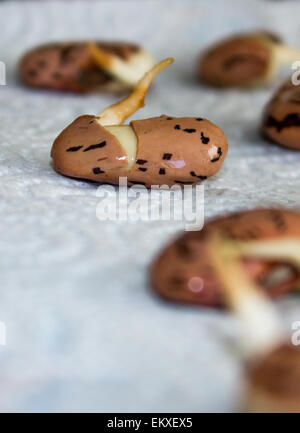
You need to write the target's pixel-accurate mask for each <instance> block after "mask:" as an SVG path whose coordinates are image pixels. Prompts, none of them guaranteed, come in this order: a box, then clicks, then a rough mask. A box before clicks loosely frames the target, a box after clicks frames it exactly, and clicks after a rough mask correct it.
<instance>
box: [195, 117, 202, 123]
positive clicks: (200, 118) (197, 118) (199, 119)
mask: <svg viewBox="0 0 300 433" xmlns="http://www.w3.org/2000/svg"><path fill="white" fill-rule="evenodd" d="M195 120H197V121H198V122H201V121H202V120H203V118H202V117H196V119H195Z"/></svg>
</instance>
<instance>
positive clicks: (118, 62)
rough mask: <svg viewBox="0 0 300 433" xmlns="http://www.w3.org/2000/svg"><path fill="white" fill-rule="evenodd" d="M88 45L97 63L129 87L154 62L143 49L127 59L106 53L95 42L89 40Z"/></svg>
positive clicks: (135, 82) (133, 84)
mask: <svg viewBox="0 0 300 433" xmlns="http://www.w3.org/2000/svg"><path fill="white" fill-rule="evenodd" d="M88 47H89V51H90V53H91V56H92V57H93V59H94V61H95V62H96V63H97V65H99V66H100V68H101V69H103V70H104V71H106V72H108V73H109V74H110V75H111V76H113V77H114V78H115V79H117V80H118V81H119V82H121V83H123V84H125V85H126V86H127V87H129V88H132V87H134V86H135V85H136V84H137V83H138V81H139V79H140V78H141V77H142V76H143V75H144V73H145V72H146V71H147V70H149V69H150V68H151V67H152V66H153V64H154V60H153V57H152V56H151V54H150V53H148V52H147V51H145V50H139V51H138V52H137V53H133V54H132V55H131V56H130V57H129V59H128V60H123V59H121V58H120V57H118V56H116V55H115V54H112V53H107V52H106V51H105V50H103V49H101V47H100V46H99V45H97V44H96V43H95V42H90V43H89V45H88Z"/></svg>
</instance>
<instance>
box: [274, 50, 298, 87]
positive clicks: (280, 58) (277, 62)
mask: <svg viewBox="0 0 300 433" xmlns="http://www.w3.org/2000/svg"><path fill="white" fill-rule="evenodd" d="M268 44H269V47H270V50H271V60H270V65H269V68H268V70H267V74H266V81H268V80H271V79H272V78H273V76H274V75H275V74H276V71H277V70H278V69H280V68H281V67H282V66H285V65H291V64H292V63H293V62H295V61H296V60H299V59H300V51H299V50H297V49H295V48H293V47H290V46H288V45H285V44H282V43H274V42H268Z"/></svg>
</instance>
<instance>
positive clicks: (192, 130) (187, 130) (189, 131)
mask: <svg viewBox="0 0 300 433" xmlns="http://www.w3.org/2000/svg"><path fill="white" fill-rule="evenodd" d="M183 131H184V132H187V133H188V134H192V133H193V132H196V129H194V128H185V129H184V130H183Z"/></svg>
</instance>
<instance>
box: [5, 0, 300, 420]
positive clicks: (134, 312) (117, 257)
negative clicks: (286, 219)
mask: <svg viewBox="0 0 300 433" xmlns="http://www.w3.org/2000/svg"><path fill="white" fill-rule="evenodd" d="M299 16H300V4H299V3H298V2H267V1H255V0H253V1H241V0H236V1H233V0H226V7H225V1H220V0H214V1H213V2H212V1H192V0H191V1H180V2H176V1H172V2H171V3H170V2H168V1H163V0H162V1H159V2H152V1H144V2H141V1H138V2H134V1H117V0H115V1H110V2H108V1H100V2H95V1H91V2H90V1H82V2H80V1H76V2H69V1H66V2H64V1H60V2H51V1H48V2H30V1H28V2H27V1H26V2H23V1H22V2H7V3H5V2H4V3H2V4H1V5H0V28H1V52H0V56H1V58H0V60H2V61H4V62H5V63H6V66H7V85H6V86H1V87H0V146H1V153H0V175H1V183H0V185H1V186H0V190H1V201H0V210H1V224H0V245H1V260H0V270H1V289H0V300H1V301H0V320H1V321H2V322H4V323H5V326H6V346H0V385H1V393H0V410H1V411H14V410H17V411H125V412H126V411H166V412H173V411H174V412H175V411H195V412H196V411H233V410H236V408H237V405H236V402H237V401H238V395H239V394H238V393H239V383H240V379H241V360H240V358H239V356H238V355H237V353H236V351H235V349H234V343H235V341H236V340H235V339H236V334H237V331H236V329H237V327H236V323H235V322H234V321H233V320H232V319H231V318H230V317H229V316H228V315H226V314H225V313H222V312H220V311H212V310H209V309H201V308H193V307H189V306H175V305H172V304H168V303H165V302H163V301H161V300H160V299H158V298H156V297H155V296H154V295H153V294H152V292H151V290H150V287H149V283H148V280H147V278H148V274H147V267H148V265H149V263H150V262H151V260H152V258H153V256H154V255H155V254H156V252H157V251H158V250H159V249H160V248H161V247H163V246H164V245H165V243H166V242H167V241H168V240H169V239H171V238H172V236H174V235H175V234H177V233H178V232H179V231H180V230H182V228H183V223H182V222H181V221H168V222H166V221H136V222H132V221H99V220H98V219H97V218H96V209H97V206H98V205H99V200H100V199H99V197H97V195H96V192H97V187H98V185H96V184H93V183H88V182H83V181H78V180H73V179H68V178H66V177H62V176H60V175H59V174H57V173H56V172H55V171H54V170H53V169H52V167H51V165H50V156H49V153H50V149H51V145H52V142H53V140H54V139H55V137H56V136H57V134H58V133H59V132H60V131H61V130H62V129H63V128H64V127H65V126H66V125H67V124H69V123H70V122H71V121H72V120H73V119H74V118H75V117H77V116H79V115H80V114H84V113H89V114H96V113H98V112H99V111H101V110H102V109H103V108H104V107H106V106H107V105H109V104H111V103H113V102H114V101H115V100H116V99H115V98H114V97H113V96H111V95H103V94H91V95H87V96H78V95H70V94H69V95H68V94H58V93H51V92H46V91H34V90H31V89H26V88H23V87H22V86H21V85H20V84H18V82H17V80H16V74H15V72H16V63H17V60H18V58H19V57H20V55H21V54H22V53H23V52H24V51H25V50H26V49H29V48H30V47H32V46H34V45H37V44H39V43H43V42H48V41H55V40H62V39H93V38H99V39H102V38H103V39H119V40H120V39H121V40H122V39H124V40H129V41H133V42H139V43H141V44H143V45H145V46H146V47H147V48H148V49H149V50H150V51H151V52H153V53H154V55H155V57H156V58H157V59H162V58H164V57H168V56H173V57H175V59H176V62H175V64H174V65H173V66H171V67H170V68H168V69H167V70H166V71H164V72H163V73H162V74H161V75H160V76H159V77H158V78H157V80H156V82H155V85H154V86H153V87H152V89H151V91H150V92H149V95H148V96H147V101H146V106H145V108H144V109H143V110H141V111H140V112H139V113H137V116H136V118H147V117H151V116H156V115H160V114H163V113H164V114H168V115H172V116H178V117H179V116H195V117H200V116H201V117H206V118H208V119H209V120H211V121H213V122H214V123H216V124H217V125H219V126H220V127H221V128H222V129H223V130H224V131H225V133H226V135H227V138H228V142H229V145H230V150H229V153H228V156H227V159H226V161H225V163H224V166H223V168H222V169H221V171H220V172H219V173H218V174H217V175H216V176H215V177H213V178H211V179H209V180H208V181H206V182H205V215H206V218H208V217H211V216H216V215H221V214H223V213H224V212H230V211H235V210H240V209H246V208H252V207H255V206H262V205H264V206H266V205H270V206H271V205H280V206H287V207H290V208H297V207H299V190H300V178H299V171H300V153H297V152H293V151H289V150H285V149H281V148H279V147H276V146H274V145H272V144H270V143H267V142H266V141H264V140H263V139H262V138H261V137H260V135H259V133H258V130H259V124H260V119H261V112H262V109H263V106H264V105H265V103H266V102H267V101H268V99H269V98H270V96H271V94H272V92H273V91H274V88H273V86H272V87H269V88H267V89H260V90H252V91H247V90H244V91H241V90H218V91H217V90H214V89H211V88H207V87H205V86H203V85H200V84H199V83H197V82H196V81H195V80H194V76H193V72H194V63H195V59H196V56H197V55H198V53H200V50H201V49H203V48H204V47H205V46H206V45H207V44H208V43H210V42H212V41H213V40H215V39H217V38H219V37H221V36H223V35H225V34H230V33H232V32H239V31H244V30H246V29H253V28H266V27H267V28H268V29H271V30H272V29H273V30H277V31H280V32H281V34H282V35H283V37H284V38H285V39H286V40H287V41H288V42H289V43H290V44H292V45H296V46H297V44H298V46H299V44H300V30H299V25H298V22H297V20H296V17H299ZM277 84H278V83H277ZM275 85H276V84H275ZM111 199H113V196H111ZM276 305H277V308H278V310H279V312H280V314H281V315H282V318H283V321H284V323H285V324H286V326H287V328H290V326H291V323H292V321H294V320H300V303H299V298H297V297H296V296H294V297H290V298H289V299H285V300H282V301H280V302H278V303H277V304H276Z"/></svg>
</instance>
